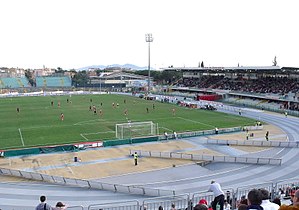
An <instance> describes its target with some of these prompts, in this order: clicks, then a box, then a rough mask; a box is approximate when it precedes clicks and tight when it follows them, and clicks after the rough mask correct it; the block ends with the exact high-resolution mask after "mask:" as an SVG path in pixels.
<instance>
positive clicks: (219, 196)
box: [208, 180, 224, 210]
mask: <svg viewBox="0 0 299 210" xmlns="http://www.w3.org/2000/svg"><path fill="white" fill-rule="evenodd" d="M208 191H209V192H213V193H214V197H215V198H214V201H213V204H212V208H213V210H216V206H217V205H220V210H223V205H224V192H223V191H222V189H221V186H220V184H219V183H217V182H215V181H214V180H213V181H211V185H210V188H209V190H208Z"/></svg>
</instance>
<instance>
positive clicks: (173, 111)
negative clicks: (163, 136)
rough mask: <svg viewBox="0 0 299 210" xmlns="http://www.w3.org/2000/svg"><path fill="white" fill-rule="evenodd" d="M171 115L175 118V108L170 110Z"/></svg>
mask: <svg viewBox="0 0 299 210" xmlns="http://www.w3.org/2000/svg"><path fill="white" fill-rule="evenodd" d="M172 115H173V116H175V108H173V109H172Z"/></svg>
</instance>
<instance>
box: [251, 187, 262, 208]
mask: <svg viewBox="0 0 299 210" xmlns="http://www.w3.org/2000/svg"><path fill="white" fill-rule="evenodd" d="M247 197H248V204H249V205H248V206H247V210H249V209H257V210H263V207H262V206H261V204H262V199H263V195H262V193H261V191H260V190H257V189H252V190H250V191H249V193H248V195H247Z"/></svg>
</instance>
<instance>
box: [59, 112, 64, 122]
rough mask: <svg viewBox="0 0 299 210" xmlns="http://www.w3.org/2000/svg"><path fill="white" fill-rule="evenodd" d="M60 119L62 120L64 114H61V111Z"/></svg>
mask: <svg viewBox="0 0 299 210" xmlns="http://www.w3.org/2000/svg"><path fill="white" fill-rule="evenodd" d="M60 120H61V121H63V120H64V114H63V113H61V114H60Z"/></svg>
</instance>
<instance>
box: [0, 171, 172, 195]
mask: <svg viewBox="0 0 299 210" xmlns="http://www.w3.org/2000/svg"><path fill="white" fill-rule="evenodd" d="M0 175H8V176H15V177H21V178H26V179H31V180H37V181H44V182H49V183H56V184H62V185H69V186H77V187H84V188H93V189H100V190H107V191H112V192H120V193H128V194H137V195H147V196H166V195H167V196H169V195H175V191H174V190H164V189H154V188H146V187H139V186H130V185H121V184H108V183H103V182H97V181H90V180H84V179H74V178H66V177H61V176H52V175H48V174H41V173H36V172H27V171H21V170H16V169H7V168H0Z"/></svg>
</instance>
